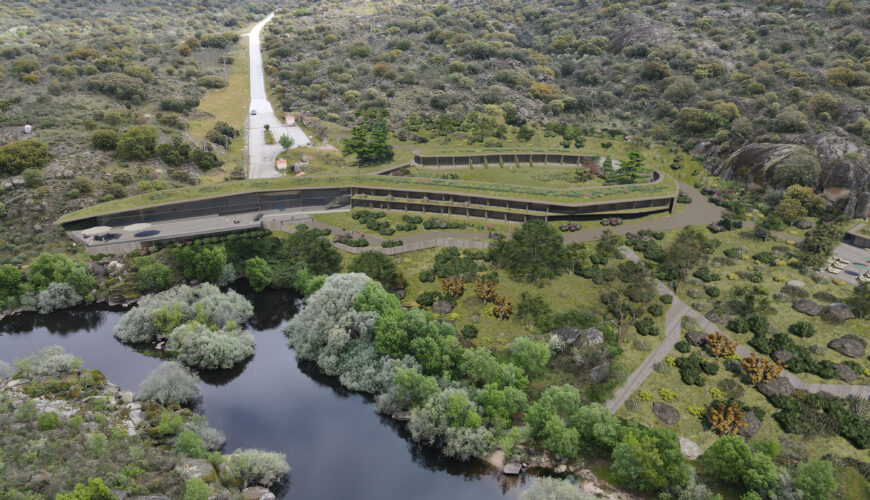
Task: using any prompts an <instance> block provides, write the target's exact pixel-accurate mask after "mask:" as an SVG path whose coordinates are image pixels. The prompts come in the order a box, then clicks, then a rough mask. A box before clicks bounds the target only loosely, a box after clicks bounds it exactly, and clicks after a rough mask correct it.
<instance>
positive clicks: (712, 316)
mask: <svg viewBox="0 0 870 500" xmlns="http://www.w3.org/2000/svg"><path fill="white" fill-rule="evenodd" d="M704 317H705V318H707V320H709V321H710V322H711V323H715V324H717V325H724V324H725V323H728V318H725V317H723V316H721V315H720V314H719V313H717V312H716V311H710V312H708V313H707V314H706V315H705V316H704Z"/></svg>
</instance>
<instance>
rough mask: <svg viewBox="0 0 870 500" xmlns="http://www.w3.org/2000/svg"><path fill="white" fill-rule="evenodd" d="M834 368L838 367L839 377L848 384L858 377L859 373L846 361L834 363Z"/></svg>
mask: <svg viewBox="0 0 870 500" xmlns="http://www.w3.org/2000/svg"><path fill="white" fill-rule="evenodd" d="M834 368H836V369H837V377H838V378H839V379H840V380H842V381H843V382H846V383H847V384H848V383H850V382H854V381H855V379H856V378H858V374H857V373H855V370H853V369H852V367H851V366H849V365H847V364H846V363H837V364H835V365H834Z"/></svg>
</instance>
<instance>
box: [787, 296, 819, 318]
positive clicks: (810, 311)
mask: <svg viewBox="0 0 870 500" xmlns="http://www.w3.org/2000/svg"><path fill="white" fill-rule="evenodd" d="M791 307H792V309H794V310H795V311H797V312H800V313H804V314H806V315H808V316H818V315H819V314H822V309H823V308H822V306H820V305H819V304H818V303H816V302H815V301H812V300H810V299H801V300H798V301H797V302H795V303H794V304H792V306H791Z"/></svg>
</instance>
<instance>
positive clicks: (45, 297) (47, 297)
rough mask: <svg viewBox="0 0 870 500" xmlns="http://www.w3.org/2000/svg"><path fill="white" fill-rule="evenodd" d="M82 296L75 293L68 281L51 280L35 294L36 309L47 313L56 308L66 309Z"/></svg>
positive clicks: (40, 312)
mask: <svg viewBox="0 0 870 500" xmlns="http://www.w3.org/2000/svg"><path fill="white" fill-rule="evenodd" d="M81 301H82V296H81V295H79V294H78V293H76V290H75V287H73V286H72V285H70V284H69V283H57V282H53V283H50V284H49V285H48V288H46V289H45V290H42V291H40V292H39V294H38V295H37V296H36V310H37V311H39V314H48V313H50V312H52V311H55V310H58V309H66V308H68V307H72V306H74V305H77V304H79V303H81Z"/></svg>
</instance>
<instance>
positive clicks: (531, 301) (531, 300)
mask: <svg viewBox="0 0 870 500" xmlns="http://www.w3.org/2000/svg"><path fill="white" fill-rule="evenodd" d="M548 314H550V305H549V304H548V303H547V301H546V300H545V299H544V296H543V295H541V294H539V293H529V292H522V293H520V301H519V303H518V304H517V316H519V317H520V318H522V319H526V320H529V321H531V323H532V324H533V325H534V324H535V323H537V322H538V320H541V319H543V318H545V317H546V316H547V315H548Z"/></svg>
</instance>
